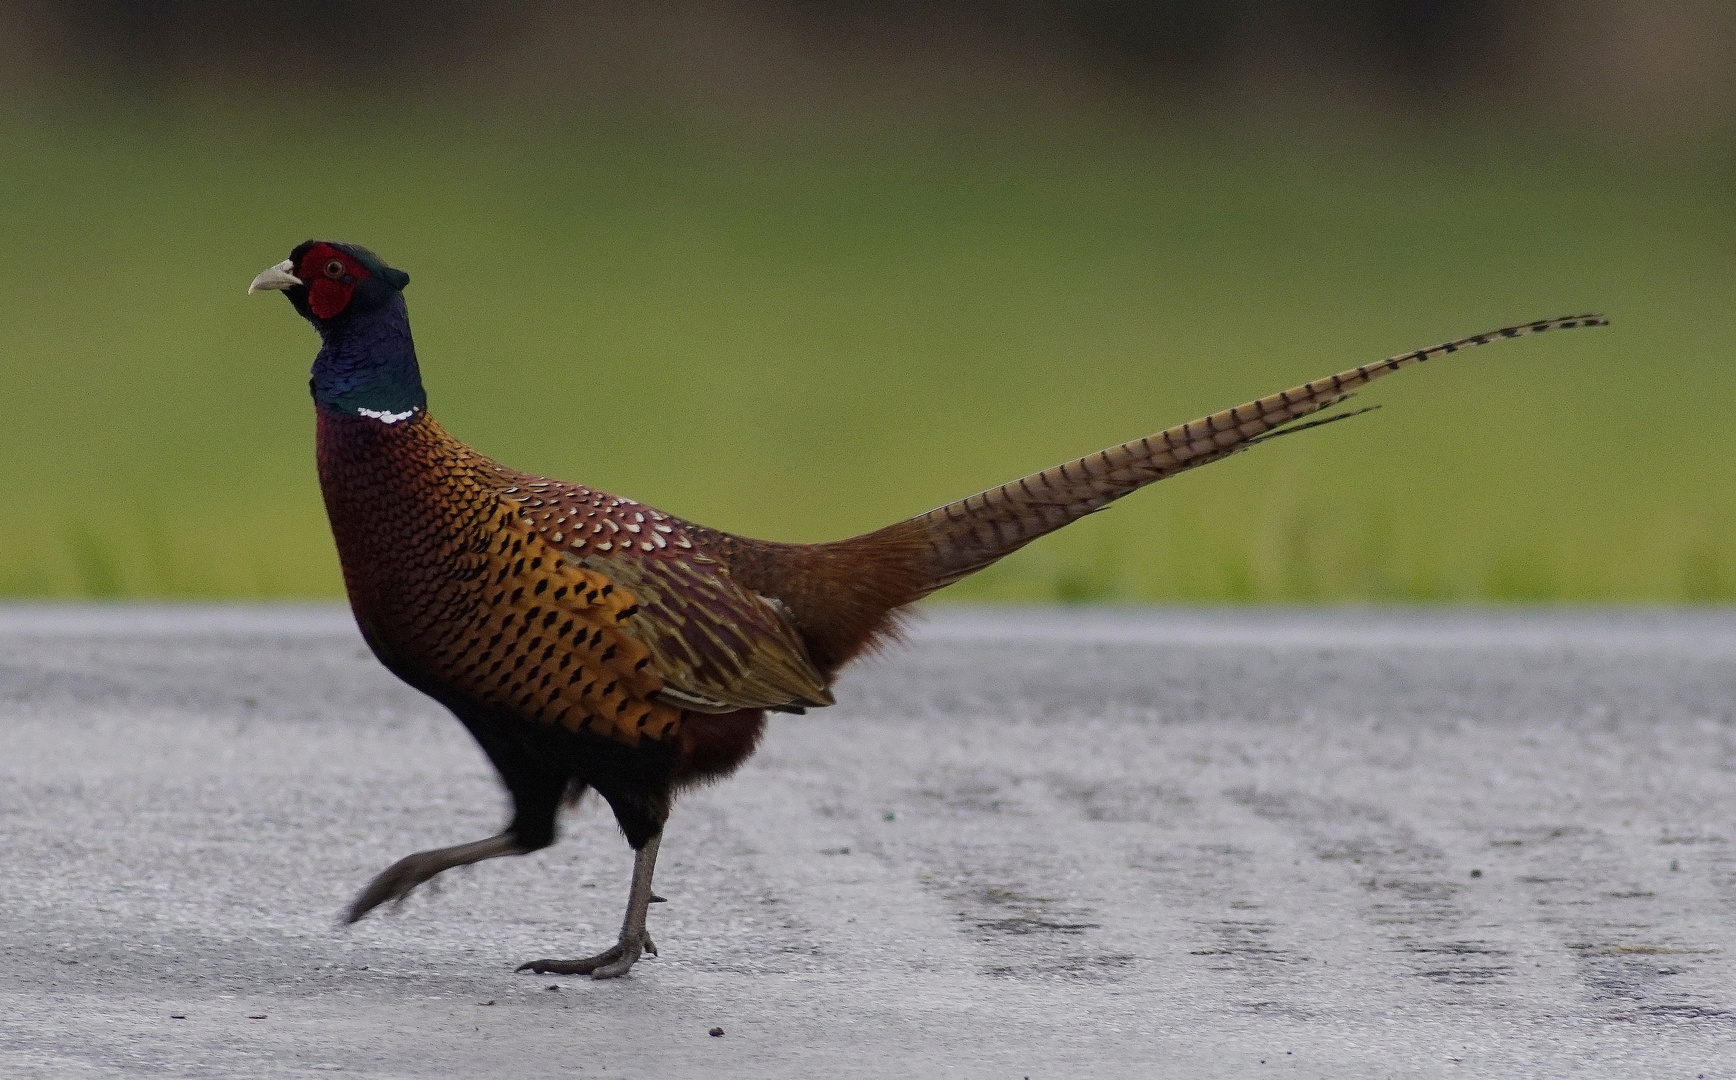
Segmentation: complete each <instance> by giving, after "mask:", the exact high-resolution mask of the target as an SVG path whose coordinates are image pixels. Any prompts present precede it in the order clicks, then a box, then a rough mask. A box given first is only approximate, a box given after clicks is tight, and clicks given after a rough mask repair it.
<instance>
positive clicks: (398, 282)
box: [380, 266, 410, 292]
mask: <svg viewBox="0 0 1736 1080" xmlns="http://www.w3.org/2000/svg"><path fill="white" fill-rule="evenodd" d="M380 276H381V277H383V278H385V279H386V280H387V281H388V282H390V283H391V285H392V288H394V289H397V290H398V291H399V292H402V291H403V290H404V286H406V285H408V284H410V275H409V274H406V273H404V271H402V270H395V269H393V268H392V267H390V266H388V267H385V268H383V269H382V270H381V272H380Z"/></svg>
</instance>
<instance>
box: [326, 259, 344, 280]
mask: <svg viewBox="0 0 1736 1080" xmlns="http://www.w3.org/2000/svg"><path fill="white" fill-rule="evenodd" d="M325 276H326V277H329V278H331V279H332V280H333V281H337V280H338V279H340V278H342V277H343V276H344V262H343V260H342V259H333V260H331V261H330V262H328V263H326V264H325Z"/></svg>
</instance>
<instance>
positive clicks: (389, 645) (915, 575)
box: [248, 240, 1604, 979]
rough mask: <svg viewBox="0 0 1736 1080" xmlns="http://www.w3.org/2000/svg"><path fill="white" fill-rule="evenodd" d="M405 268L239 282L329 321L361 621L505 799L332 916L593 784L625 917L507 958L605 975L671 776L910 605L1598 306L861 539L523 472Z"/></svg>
mask: <svg viewBox="0 0 1736 1080" xmlns="http://www.w3.org/2000/svg"><path fill="white" fill-rule="evenodd" d="M409 280H410V279H409V276H408V275H407V274H405V273H403V272H402V271H400V270H395V269H393V268H391V267H389V266H387V265H386V264H385V263H384V262H382V261H381V260H380V259H379V257H378V256H376V255H374V254H373V253H372V252H370V251H368V250H366V249H365V248H360V247H356V246H355V245H352V244H340V243H336V242H332V241H315V240H309V241H307V242H306V243H304V244H301V245H299V246H298V247H296V249H295V250H294V251H293V252H291V253H290V257H289V259H288V260H287V261H285V262H282V263H279V264H278V265H276V266H273V267H271V268H270V269H268V270H266V271H265V272H264V273H262V274H260V275H259V276H258V277H257V278H255V279H254V280H253V284H252V286H251V288H249V290H248V291H249V292H254V291H258V290H261V289H273V290H279V291H281V292H283V293H284V294H285V295H286V296H288V297H289V301H290V303H292V304H293V305H295V309H296V310H297V311H298V312H300V313H301V314H302V316H303V317H305V318H306V319H307V320H308V321H309V322H311V323H313V325H314V328H315V329H316V330H318V331H319V334H320V338H321V341H322V346H321V348H320V351H319V355H318V357H317V358H316V359H315V360H314V365H313V382H312V390H313V398H314V403H315V406H316V409H315V412H316V414H317V417H318V458H319V478H320V487H321V489H322V491H323V492H324V495H325V503H326V510H327V513H328V514H329V515H330V518H331V525H332V533H333V535H334V537H335V538H336V541H337V549H338V555H339V558H340V560H341V562H342V564H343V573H344V584H345V587H346V588H347V589H348V591H349V596H350V605H351V607H352V608H353V610H354V612H355V617H356V622H357V624H358V625H359V626H360V627H361V631H362V636H363V637H364V638H365V639H366V640H367V643H368V645H369V647H370V648H372V649H373V651H374V654H375V655H376V656H378V657H379V659H380V662H381V663H383V664H385V665H386V667H387V668H388V669H390V670H391V671H392V673H393V674H395V675H397V676H398V677H399V678H401V679H403V680H404V681H405V682H407V683H409V684H410V685H411V686H413V687H415V688H416V689H418V690H421V691H422V692H423V693H426V694H428V695H429V696H430V697H432V698H434V699H435V700H436V701H438V702H440V703H441V704H442V705H445V706H446V707H447V708H448V709H450V710H452V712H453V713H455V714H457V716H458V719H459V720H460V721H462V722H463V723H464V726H465V727H467V728H468V729H469V730H470V733H471V735H473V736H474V737H475V739H476V741H477V742H478V743H480V744H481V746H482V749H483V752H484V753H486V754H487V755H488V758H489V760H490V761H491V762H492V763H493V764H494V767H495V768H496V769H497V770H498V771H499V773H500V777H501V779H502V781H504V782H505V785H506V787H507V790H508V791H509V792H510V793H511V796H512V802H513V815H512V820H511V822H510V823H509V824H508V825H507V827H506V829H505V830H504V831H503V832H501V833H500V834H498V835H496V836H492V837H489V838H488V839H486V840H478V841H475V842H473V843H469V844H460V845H457V846H455V847H448V848H441V849H439V850H436V851H423V852H419V853H417V854H414V855H411V856H409V857H407V858H405V859H402V860H400V861H399V862H398V863H396V864H394V865H393V866H391V867H390V868H388V869H387V870H386V871H385V872H384V873H382V874H380V876H379V877H377V878H375V879H374V881H373V882H372V883H371V884H370V885H369V886H368V887H367V888H366V889H364V890H363V891H362V893H361V895H360V896H358V897H357V898H356V900H355V902H354V903H353V904H352V905H351V906H350V909H349V912H348V916H349V919H350V921H352V922H353V921H355V920H357V919H360V918H361V917H362V916H363V915H365V914H367V913H368V912H369V911H370V910H372V909H373V908H375V907H376V906H378V905H379V904H382V903H384V902H385V901H387V900H396V899H401V898H402V897H404V896H406V895H407V894H408V893H409V892H410V891H411V890H412V889H414V888H415V887H416V886H417V885H419V884H421V883H422V882H424V881H427V880H428V879H429V878H432V877H433V876H434V875H436V874H438V873H440V872H442V871H444V870H449V869H451V868H452V867H455V866H462V865H464V864H467V863H474V862H479V861H481V860H483V859H491V858H495V857H496V856H500V855H522V854H524V853H526V852H530V851H535V850H537V849H539V848H542V847H546V846H547V845H549V844H550V843H552V842H553V841H554V838H555V818H556V815H557V813H558V812H559V810H560V808H561V806H562V804H563V803H564V802H568V801H571V800H573V799H575V798H576V797H577V796H579V795H581V794H583V792H584V791H585V790H586V789H587V788H595V789H596V790H597V792H598V793H599V794H600V795H601V796H602V797H603V798H604V799H605V800H607V802H608V804H609V806H610V808H611V809H612V810H613V811H614V813H615V819H616V820H617V821H618V822H619V823H620V826H621V830H622V832H624V833H625V834H626V837H627V842H628V843H629V844H631V845H632V847H633V849H634V851H635V852H636V853H637V857H636V860H635V862H634V869H633V882H632V888H631V890H630V892H629V896H628V901H627V917H626V920H625V922H624V923H623V925H622V927H621V936H620V939H619V940H618V941H617V942H616V944H615V945H614V946H613V947H611V948H610V949H608V950H607V951H605V952H603V953H600V954H599V955H597V956H593V957H590V958H588V959H584V960H536V961H532V962H531V963H528V964H525V965H524V966H523V967H521V968H520V969H519V970H521V971H522V970H525V969H529V970H532V971H536V972H539V973H545V972H556V973H561V974H589V975H591V976H592V977H593V978H598V979H603V978H613V977H616V976H619V975H624V974H626V973H627V971H628V970H629V969H630V968H632V966H633V965H634V963H635V962H637V961H638V960H639V958H640V956H641V955H642V954H643V953H645V952H650V953H653V954H655V953H656V948H655V946H653V945H652V943H651V938H650V935H649V934H647V933H646V930H645V913H646V908H647V906H648V905H649V904H650V903H651V901H652V899H653V897H652V894H651V874H652V869H653V866H654V865H655V863H656V859H657V846H658V842H659V840H660V838H661V836H662V833H663V825H664V822H665V820H667V818H668V816H669V809H670V805H671V802H672V800H673V798H674V795H675V793H676V792H678V791H680V790H681V789H683V788H686V787H691V786H693V785H695V784H702V783H705V782H707V781H711V780H716V779H719V778H721V777H723V776H727V775H728V774H729V773H730V772H731V771H733V770H734V769H735V768H736V767H737V766H739V765H740V764H741V763H742V762H743V761H744V760H746V759H747V757H748V756H749V755H750V754H752V753H753V751H754V748H755V746H756V745H757V744H758V742H759V739H760V735H761V733H762V732H763V731H764V730H765V716H766V713H767V712H768V711H771V712H795V713H799V712H801V711H802V710H804V709H807V708H811V707H814V706H821V705H830V704H832V691H831V686H832V680H833V679H834V678H835V677H836V675H837V673H838V671H839V669H840V668H842V667H843V666H844V665H845V664H846V663H848V662H849V661H850V660H851V659H852V658H853V657H855V656H857V655H859V654H861V653H862V652H863V650H865V649H867V648H869V647H870V646H871V645H873V644H874V643H875V642H876V641H879V640H883V639H885V638H886V637H888V636H889V635H891V634H893V633H894V632H895V630H896V627H897V619H898V616H899V613H900V611H901V610H903V609H904V608H905V607H906V605H909V604H911V603H913V602H914V601H916V600H919V599H921V598H922V597H924V596H927V595H928V594H929V593H931V592H933V591H935V590H936V589H939V588H942V587H944V586H946V585H949V584H951V583H952V582H955V581H957V580H958V579H960V578H962V577H964V576H965V575H966V574H970V573H973V572H975V571H977V570H980V569H982V568H983V567H985V566H987V565H989V564H990V563H992V562H994V561H995V560H997V559H999V558H1001V557H1002V556H1004V555H1006V554H1008V553H1009V552H1012V551H1015V550H1017V549H1018V548H1020V547H1023V546H1024V545H1026V544H1028V543H1030V542H1031V541H1032V540H1035V539H1037V538H1038V537H1040V536H1042V535H1044V534H1045V533H1049V532H1053V531H1054V530H1056V529H1058V528H1060V527H1061V526H1063V525H1066V524H1067V523H1068V522H1070V521H1073V520H1075V519H1077V518H1080V517H1083V516H1084V515H1086V514H1089V513H1091V512H1092V511H1094V510H1097V509H1100V508H1101V507H1103V506H1104V505H1105V504H1106V503H1108V502H1110V501H1111V500H1113V499H1118V498H1120V497H1121V496H1123V495H1126V494H1128V493H1129V492H1131V491H1134V490H1135V489H1137V488H1140V487H1143V486H1145V485H1146V484H1149V483H1151V482H1152V481H1154V480H1161V479H1163V478H1164V477H1166V476H1171V475H1174V474H1175V473H1177V472H1181V471H1182V470H1184V469H1189V468H1193V467H1194V466H1196V465H1203V464H1205V463H1206V462H1209V461H1216V460H1218V459H1219V458H1222V457H1225V456H1227V455H1229V454H1232V453H1235V452H1236V451H1238V450H1242V449H1245V448H1246V447H1248V446H1250V445H1252V444H1253V443H1256V442H1259V441H1261V440H1262V439H1264V438H1270V437H1272V436H1273V435H1274V434H1282V433H1288V432H1290V431H1294V430H1299V429H1300V428H1301V427H1307V426H1311V424H1317V423H1325V422H1327V421H1326V420H1320V419H1316V420H1314V421H1312V422H1311V424H1304V425H1297V426H1294V427H1287V426H1286V425H1291V424H1292V423H1293V422H1294V421H1296V420H1298V419H1299V418H1301V417H1305V416H1308V415H1309V414H1311V413H1316V412H1318V411H1319V410H1321V409H1323V408H1326V407H1327V406H1330V405H1334V404H1336V403H1338V402H1341V401H1343V400H1344V399H1345V398H1346V397H1348V396H1350V392H1351V391H1352V390H1353V389H1354V388H1356V387H1359V386H1361V385H1362V384H1364V383H1367V382H1370V381H1372V380H1374V379H1377V378H1380V377H1381V376H1384V375H1386V374H1388V373H1389V372H1393V371H1397V370H1398V369H1400V368H1402V367H1406V366H1408V365H1411V364H1416V363H1421V362H1422V361H1425V360H1428V359H1430V358H1431V357H1435V356H1440V355H1442V354H1445V353H1450V352H1455V351H1457V350H1459V349H1463V348H1467V347H1469V346H1472V345H1482V344H1485V343H1487V342H1490V341H1495V340H1499V339H1501V338H1511V337H1521V336H1523V335H1526V334H1535V333H1540V332H1542V331H1545V330H1556V329H1567V328H1569V327H1575V326H1601V325H1603V324H1604V320H1603V318H1601V317H1600V316H1597V315H1576V316H1571V317H1568V318H1561V319H1545V320H1542V321H1539V322H1534V323H1527V324H1525V325H1522V326H1511V327H1507V328H1506V329H1504V330H1496V331H1492V332H1490V333H1487V334H1477V335H1475V336H1473V337H1468V338H1462V339H1460V340H1458V341H1453V342H1448V343H1447V344H1444V345H1436V346H1434V347H1433V348H1428V349H1419V350H1418V351H1416V352H1411V353H1403V354H1401V355H1398V356H1394V357H1392V358H1390V359H1387V360H1382V361H1380V362H1378V363H1373V364H1366V365H1364V366H1362V367H1359V368H1353V369H1351V370H1349V371H1345V372H1341V373H1340V374H1337V375H1333V376H1331V377H1329V378H1325V379H1320V380H1318V381H1315V382H1311V383H1306V384H1304V385H1302V386H1298V387H1296V388H1295V389H1293V390H1286V391H1284V392H1283V393H1279V394H1273V395H1271V396H1270V397H1265V398H1261V399H1259V400H1257V401H1251V402H1249V403H1247V404H1246V405H1239V406H1237V407H1236V408H1233V409H1229V410H1227V411H1225V412H1220V413H1214V414H1213V415H1211V416H1207V417H1203V418H1201V419H1199V420H1195V421H1193V422H1191V423H1187V424H1183V425H1181V426H1180V427H1174V428H1170V429H1169V430H1167V431H1162V432H1159V433H1157V434H1155V435H1151V436H1149V437H1147V438H1143V439H1136V440H1134V441H1132V442H1128V443H1123V444H1121V445H1120V446H1113V447H1110V448H1109V449H1106V450H1102V451H1099V452H1097V453H1095V454H1092V455H1090V456H1088V457H1083V458H1080V459H1079V460H1077V461H1072V462H1068V463H1067V464H1065V465H1058V466H1056V467H1055V468H1052V469H1047V470H1045V471H1043V472H1039V473H1033V474H1031V475H1030V476H1026V477H1024V478H1022V479H1019V480H1014V481H1013V482H1012V483H1010V484H1004V485H1002V486H1000V487H998V488H994V489H992V490H989V491H984V492H981V493H980V494H976V495H972V496H970V497H969V498H967V499H963V500H961V501H959V502H955V503H951V504H949V505H947V506H943V507H940V508H939V509H936V510H931V511H929V512H928V513H926V514H923V515H921V516H919V517H914V518H911V519H909V520H908V521H901V522H898V523H897V524H894V525H889V526H887V527H886V528H884V529H880V530H878V531H877V532H871V533H868V534H866V535H864V536H858V537H854V538H852V539H849V540H840V541H837V542H835V543H829V544H779V543H771V542H767V541H763V540H751V539H748V538H746V537H741V536H734V535H731V534H729V533H724V532H719V531H717V530H715V529H708V528H705V527H703V526H700V525H695V524H693V523H692V522H688V521H683V520H681V519H680V518H677V517H673V516H671V515H669V514H665V513H662V512H660V511H657V510H653V509H652V508H651V507H649V506H644V505H641V504H640V503H637V502H634V501H633V500H631V499H624V498H620V497H617V496H614V495H607V494H604V493H603V492H600V491H595V490H592V489H591V488H587V487H581V486H579V485H577V484H568V483H563V482H561V481H558V480H550V479H547V478H545V477H540V476H531V475H527V474H525V473H521V472H518V471H516V470H514V469H510V468H508V467H507V466H505V465H501V464H499V463H497V462H494V461H490V460H489V459H488V458H485V457H483V456H482V455H481V454H479V453H477V452H476V451H474V450H472V449H470V447H468V446H466V445H464V444H463V443H461V442H459V441H458V440H457V439H455V438H453V437H452V436H451V435H448V434H447V433H446V431H445V430H444V429H442V428H441V427H440V425H439V424H437V423H435V422H434V418H433V417H432V416H430V415H428V411H427V397H426V395H425V394H424V393H423V390H422V380H421V376H420V373H419V371H418V368H417V364H416V351H415V348H414V347H413V346H412V344H411V341H410V319H409V315H408V313H407V310H406V308H405V306H404V298H403V295H402V290H403V288H404V287H405V286H406V285H407V284H409ZM1343 415H1350V414H1343ZM1336 418H1338V417H1335V418H1334V419H1336Z"/></svg>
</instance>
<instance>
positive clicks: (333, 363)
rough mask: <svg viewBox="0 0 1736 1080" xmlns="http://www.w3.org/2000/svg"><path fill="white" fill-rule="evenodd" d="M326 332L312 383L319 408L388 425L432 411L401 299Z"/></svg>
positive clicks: (332, 327) (407, 311)
mask: <svg viewBox="0 0 1736 1080" xmlns="http://www.w3.org/2000/svg"><path fill="white" fill-rule="evenodd" d="M321 332H322V333H323V335H324V337H325V344H324V345H323V346H322V347H321V349H320V351H319V356H317V357H315V358H314V362H313V381H312V383H311V384H310V388H311V389H312V390H313V399H314V402H315V403H316V404H318V405H319V407H320V408H322V409H327V410H330V411H332V412H335V413H339V414H341V415H344V416H365V417H369V418H371V419H375V420H378V421H380V422H381V423H385V424H393V423H397V422H398V421H400V420H406V419H409V418H410V417H412V416H414V415H416V414H417V413H419V412H424V411H426V410H427V408H428V395H427V393H426V391H424V390H423V389H422V371H421V369H420V368H419V367H418V366H417V364H416V346H415V344H414V343H413V342H412V341H411V340H410V313H409V310H408V309H407V308H406V307H405V306H404V298H403V297H402V296H394V297H393V298H392V299H391V300H390V301H389V302H387V303H385V304H383V305H381V306H380V307H378V308H375V309H374V310H372V311H368V312H364V313H362V314H359V315H357V316H355V317H353V318H349V319H343V320H340V321H338V322H337V323H335V324H333V325H331V326H330V327H329V328H322V331H321Z"/></svg>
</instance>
